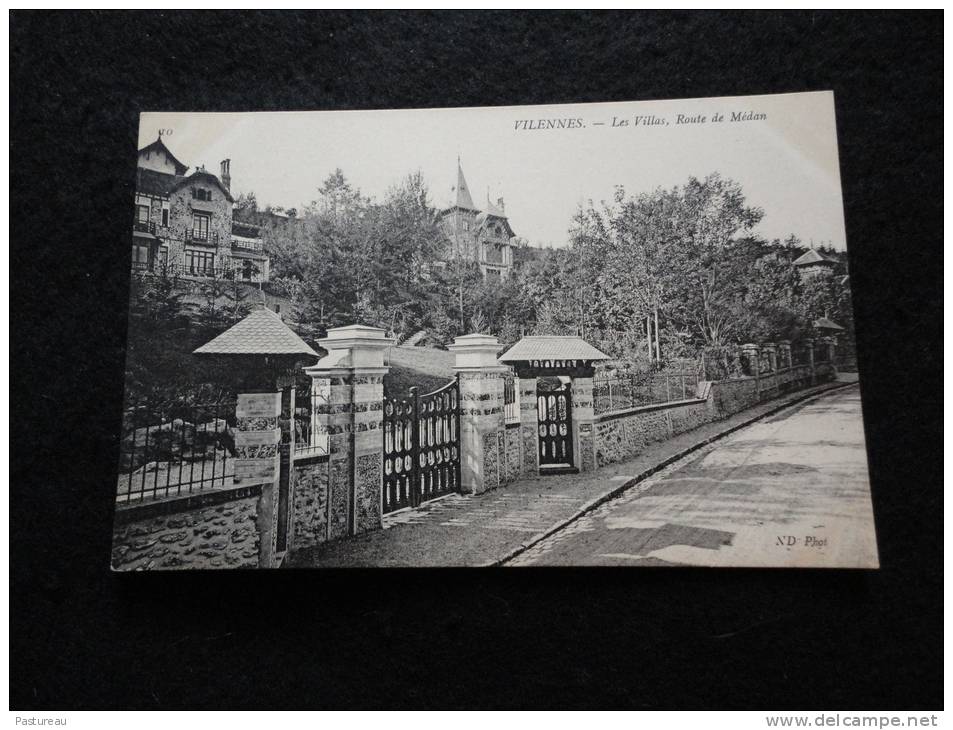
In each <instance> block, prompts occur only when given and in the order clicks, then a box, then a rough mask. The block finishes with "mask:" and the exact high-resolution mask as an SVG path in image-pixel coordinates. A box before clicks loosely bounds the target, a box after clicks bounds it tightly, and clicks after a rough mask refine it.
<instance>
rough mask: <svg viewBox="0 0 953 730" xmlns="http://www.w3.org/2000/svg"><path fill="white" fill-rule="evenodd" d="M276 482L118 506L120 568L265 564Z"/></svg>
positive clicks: (116, 561) (116, 564) (116, 559)
mask: <svg viewBox="0 0 953 730" xmlns="http://www.w3.org/2000/svg"><path fill="white" fill-rule="evenodd" d="M273 491H274V490H273V487H272V485H260V484H259V485H253V486H243V487H238V488H233V489H228V490H220V491H214V492H211V491H210V492H207V493H204V494H197V495H193V496H190V497H186V498H179V499H172V500H167V501H161V502H149V503H146V504H137V505H134V506H130V507H119V508H118V509H117V510H116V523H115V527H114V529H113V549H112V567H113V570H117V571H133V570H186V569H197V568H213V569H220V568H259V567H269V566H267V565H264V564H263V560H264V559H265V552H266V551H264V550H262V546H263V545H270V544H271V541H272V540H273V529H274V527H273V525H274V515H273V514H272V512H273V511H274V510H269V509H268V506H267V503H266V502H267V501H268V500H269V499H271V498H272V497H273V494H272V493H273Z"/></svg>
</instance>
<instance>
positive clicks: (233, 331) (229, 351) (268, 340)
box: [195, 308, 320, 358]
mask: <svg viewBox="0 0 953 730" xmlns="http://www.w3.org/2000/svg"><path fill="white" fill-rule="evenodd" d="M195 354H196V355H311V356H313V357H316V358H317V357H320V355H318V353H316V352H315V351H314V350H313V349H312V348H311V346H310V345H308V343H307V342H305V341H304V340H302V339H301V338H300V337H298V335H296V334H295V333H294V332H292V331H291V328H290V327H288V325H286V324H285V323H284V322H282V321H281V317H279V316H278V315H277V314H276V313H275V312H272V311H271V310H270V309H265V308H262V309H256V310H255V311H253V312H252V313H251V314H249V315H248V316H247V317H245V318H244V319H242V320H241V321H239V322H237V323H235V324H234V325H232V326H231V327H229V328H228V329H227V330H225V331H224V332H222V334H220V335H219V336H218V337H216V338H215V339H213V340H211V341H210V342H206V343H205V344H204V345H202V346H201V347H200V348H198V349H197V350H195Z"/></svg>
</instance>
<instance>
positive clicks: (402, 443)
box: [383, 380, 460, 513]
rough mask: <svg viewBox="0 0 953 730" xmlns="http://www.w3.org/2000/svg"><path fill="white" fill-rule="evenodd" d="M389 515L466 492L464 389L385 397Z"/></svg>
mask: <svg viewBox="0 0 953 730" xmlns="http://www.w3.org/2000/svg"><path fill="white" fill-rule="evenodd" d="M383 436H384V483H383V489H384V500H383V502H384V512H385V513H387V512H393V511H394V510H398V509H401V508H403V507H416V506H417V505H419V504H420V503H422V502H426V501H427V500H430V499H434V498H436V497H440V496H443V495H445V494H450V493H451V492H457V491H459V489H460V386H459V384H458V381H457V380H452V381H450V382H449V383H447V384H446V385H445V386H443V387H442V388H440V389H438V390H435V391H434V392H432V393H427V394H426V395H418V393H417V389H416V388H411V389H410V398H408V399H397V398H387V397H385V398H384V428H383Z"/></svg>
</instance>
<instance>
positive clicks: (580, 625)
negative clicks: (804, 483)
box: [10, 12, 943, 709]
mask: <svg viewBox="0 0 953 730" xmlns="http://www.w3.org/2000/svg"><path fill="white" fill-rule="evenodd" d="M941 26H942V15H941V14H939V13H920V14H889V15H885V14H873V13H871V14H849V13H834V14H832V13H820V12H814V13H797V14H794V13H777V12H769V13H733V14H708V13H676V12H666V13H624V14H623V13H613V14H578V13H554V14H507V13H499V12H494V13H470V14H440V13H422V14H411V13H401V14H364V13H353V14H346V13H335V14H313V13H303V12H299V13H284V14H207V13H206V14H184V13H157V14H138V13H137V14H134V13H126V14H116V13H110V12H97V13H87V14H41V13H37V12H30V13H27V12H15V13H12V17H11V70H10V80H11V90H10V104H11V118H10V120H11V142H10V149H11V175H10V181H11V200H10V206H11V255H10V260H11V264H12V268H11V272H12V275H11V284H12V291H11V295H10V322H11V330H10V342H11V350H12V359H13V362H12V367H11V417H10V427H11V435H12V438H11V465H12V469H11V481H10V492H11V498H10V507H11V513H10V514H11V518H10V526H11V549H12V556H11V560H10V567H11V674H10V676H11V706H12V707H13V708H16V709H28V708H37V709H39V708H53V707H55V708H109V707H118V708H156V709H175V708H202V707H207V708H226V707H232V708H237V707H249V708H308V707H346V706H352V707H353V706H360V707H396V706H404V707H411V706H413V707H532V706H547V707H557V708H559V707H570V706H575V707H628V708H681V709H691V708H725V709H727V708H750V709H756V708H835V707H836V708H856V709H862V708H863V709H875V708H881V709H900V708H938V707H940V706H941V704H942V695H941V686H942V669H941V645H942V624H941V616H942V577H941V576H942V560H943V556H942V527H941V526H942V486H941V484H942V483H941V446H940V444H941V436H942V424H941V420H940V418H941V416H940V401H941V383H940V374H941V370H942V366H941V349H940V324H941V314H940V305H941V294H940V282H941V271H942V250H941V246H942V239H941V225H942V224H941V211H942V198H943V196H942V180H941V178H940V169H941V159H942V136H941V128H942V76H941V74H942V72H941V63H942V60H941V59H942V30H941ZM820 89H833V90H834V91H835V93H836V104H837V120H838V132H839V137H840V154H841V168H842V177H843V186H844V200H845V205H846V217H847V238H848V241H849V244H848V245H849V247H850V264H851V273H852V276H851V280H852V285H853V287H854V306H855V310H856V315H857V337H858V341H859V347H860V367H861V372H862V382H861V384H862V390H863V400H864V410H865V414H864V415H865V424H866V429H867V439H868V453H869V460H870V466H871V470H872V479H873V489H874V507H875V512H876V520H877V528H878V534H879V543H880V550H881V562H882V564H883V568H882V569H881V570H880V571H875V572H863V571H854V572H850V571H847V572H845V571H812V570H790V571H755V570H694V569H685V570H672V569H650V570H639V569H629V570H625V569H618V570H616V569H613V570H608V569H607V570H592V569H585V570H583V569H577V570H519V571H506V570H496V571H482V572H481V571H465V570H430V571H425V570H401V571H398V570H391V571H385V570H377V571H373V570H353V571H339V572H332V571H307V572H294V571H277V572H274V573H271V574H255V573H242V574H208V573H206V574H198V573H192V574H171V575H133V576H115V575H112V574H110V572H109V571H108V567H107V566H108V563H109V541H110V532H111V530H110V525H111V519H112V492H111V490H110V489H109V487H108V485H109V484H110V483H112V480H113V478H114V477H113V474H114V470H115V466H116V454H117V439H116V435H115V434H116V430H117V427H118V422H119V412H120V399H121V393H122V371H123V342H124V338H125V327H126V321H125V306H126V292H127V287H128V283H129V282H128V277H129V274H128V263H127V262H128V260H129V244H128V240H129V236H128V229H129V218H130V215H131V209H132V202H131V201H132V199H133V187H132V183H133V178H134V169H135V167H134V166H135V152H136V142H137V124H138V114H139V112H140V111H141V110H170V111H171V110H182V111H200V110H264V109H273V110H283V109H351V108H382V107H429V106H470V105H497V104H537V103H558V102H581V101H610V100H639V99H657V98H677V97H698V96H721V95H732V94H760V93H775V92H786V91H801V90H820ZM302 143H303V144H305V143H306V142H305V141H302ZM359 153H360V151H359V150H358V151H356V154H359ZM325 173H326V171H316V175H322V176H323V174H325ZM316 179H318V178H317V177H316Z"/></svg>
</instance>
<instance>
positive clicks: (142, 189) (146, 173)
mask: <svg viewBox="0 0 953 730" xmlns="http://www.w3.org/2000/svg"><path fill="white" fill-rule="evenodd" d="M178 179H179V178H178V177H177V176H175V175H170V174H169V173H167V172H159V171H158V170H148V169H146V168H145V167H137V168H136V192H137V193H142V194H143V195H157V196H160V197H163V198H166V197H168V196H169V191H170V190H172V186H173V185H175V181H176V180H178Z"/></svg>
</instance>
